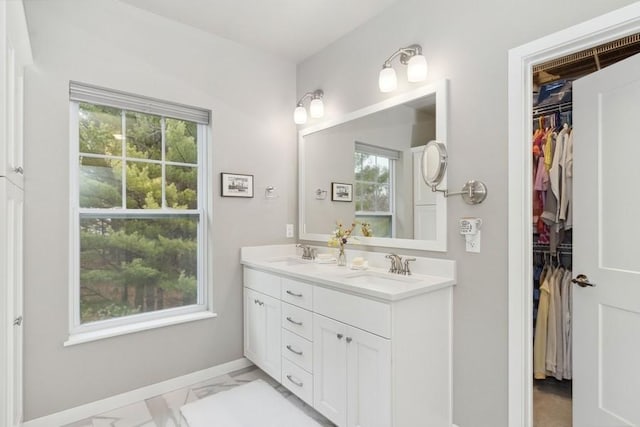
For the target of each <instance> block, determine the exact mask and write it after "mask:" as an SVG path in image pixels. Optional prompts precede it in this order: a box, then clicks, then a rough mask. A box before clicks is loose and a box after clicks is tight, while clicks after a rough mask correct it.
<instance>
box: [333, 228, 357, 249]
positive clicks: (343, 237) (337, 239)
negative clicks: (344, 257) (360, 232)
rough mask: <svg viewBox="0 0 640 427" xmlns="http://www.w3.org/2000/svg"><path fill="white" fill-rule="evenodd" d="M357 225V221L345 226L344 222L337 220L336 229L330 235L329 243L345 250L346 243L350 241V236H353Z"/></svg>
mask: <svg viewBox="0 0 640 427" xmlns="http://www.w3.org/2000/svg"><path fill="white" fill-rule="evenodd" d="M355 226H356V223H355V222H354V223H352V224H351V226H350V227H349V228H345V227H343V225H342V223H340V222H336V229H335V230H333V232H332V233H331V234H330V235H329V241H328V242H327V244H328V245H329V246H331V247H334V248H337V247H340V249H341V250H344V245H346V244H347V243H348V242H349V237H351V233H353V229H354V228H355Z"/></svg>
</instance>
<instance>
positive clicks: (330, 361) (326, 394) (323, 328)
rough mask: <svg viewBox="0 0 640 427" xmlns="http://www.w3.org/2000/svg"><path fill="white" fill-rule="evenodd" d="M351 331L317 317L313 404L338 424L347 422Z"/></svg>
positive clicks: (315, 319) (314, 340) (315, 321)
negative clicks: (348, 342)
mask: <svg viewBox="0 0 640 427" xmlns="http://www.w3.org/2000/svg"><path fill="white" fill-rule="evenodd" d="M347 330H348V326H347V325H345V324H344V323H340V322H336V321H335V320H331V319H329V318H327V317H324V316H321V315H319V314H315V315H314V316H313V407H314V408H315V409H316V411H318V412H320V413H321V414H322V415H324V416H325V417H327V418H328V419H329V420H331V421H332V422H334V423H335V424H336V425H337V426H338V427H346V425H347V345H346V336H347Z"/></svg>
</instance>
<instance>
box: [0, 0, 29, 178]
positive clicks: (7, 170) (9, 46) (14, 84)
mask: <svg viewBox="0 0 640 427" xmlns="http://www.w3.org/2000/svg"><path fill="white" fill-rule="evenodd" d="M0 6H1V7H3V8H4V10H3V12H4V16H3V17H4V18H5V19H6V22H3V23H2V24H6V25H0V28H2V30H1V31H0V37H2V38H3V45H2V46H0V47H2V49H1V54H2V55H3V56H4V58H3V59H2V60H1V61H0V66H1V68H0V80H1V81H0V84H1V85H2V89H4V93H2V92H3V91H2V90H0V95H1V96H0V102H1V103H2V108H0V114H2V118H1V120H0V125H2V126H0V129H1V130H0V132H2V135H0V176H6V177H8V178H9V179H10V180H11V181H12V182H13V183H14V184H16V185H17V186H18V187H20V188H22V183H23V178H22V167H23V162H22V152H23V118H24V117H23V116H24V113H23V93H24V87H23V86H24V67H25V66H27V65H29V64H31V63H33V60H32V57H31V46H30V42H29V33H28V31H27V24H26V19H25V15H24V7H23V5H22V2H21V1H10V2H2V4H1V5H0ZM5 29H6V31H5Z"/></svg>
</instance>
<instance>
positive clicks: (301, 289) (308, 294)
mask: <svg viewBox="0 0 640 427" xmlns="http://www.w3.org/2000/svg"><path fill="white" fill-rule="evenodd" d="M281 289H282V297H281V299H282V301H285V302H288V303H289V304H293V305H297V306H298V307H302V308H305V309H307V310H311V308H312V307H313V287H312V286H311V285H310V284H308V283H302V282H298V281H296V280H291V279H286V278H284V277H283V278H282V287H281Z"/></svg>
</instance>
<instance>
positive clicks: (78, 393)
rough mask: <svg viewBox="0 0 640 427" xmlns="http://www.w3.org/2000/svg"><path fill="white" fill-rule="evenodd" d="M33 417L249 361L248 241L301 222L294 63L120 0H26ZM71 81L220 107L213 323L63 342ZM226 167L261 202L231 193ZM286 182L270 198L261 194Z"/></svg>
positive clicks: (29, 391)
mask: <svg viewBox="0 0 640 427" xmlns="http://www.w3.org/2000/svg"><path fill="white" fill-rule="evenodd" d="M25 3H26V4H25V9H26V13H27V19H28V24H29V27H30V32H31V37H32V39H31V40H32V44H33V51H34V59H35V66H34V67H33V68H32V70H31V71H30V72H28V74H27V76H26V132H25V139H26V152H25V170H26V173H25V192H26V218H25V224H26V235H25V239H26V242H25V251H26V263H25V270H26V272H25V281H26V285H25V297H26V299H25V323H24V325H25V333H26V339H25V374H26V378H25V380H26V381H25V405H26V406H25V415H26V419H27V420H29V419H33V418H37V417H40V416H44V415H47V414H50V413H53V412H57V411H60V410H64V409H67V408H70V407H74V406H77V405H80V404H83V403H86V402H90V401H94V400H97V399H101V398H105V397H107V396H110V395H114V394H117V393H122V392H125V391H129V390H132V389H135V388H138V387H141V386H144V385H148V384H152V383H155V382H158V381H162V380H165V379H168V378H172V377H176V376H179V375H183V374H186V373H189V372H193V371H196V370H200V369H205V368H208V367H211V366H214V365H217V364H220V363H223V362H227V361H230V360H234V359H237V358H240V357H242V283H241V278H242V274H241V269H240V265H239V258H240V257H239V255H240V251H239V248H240V247H241V246H246V245H259V244H267V243H269V244H272V243H285V242H286V239H285V238H284V231H285V223H287V222H291V223H295V221H296V215H297V214H296V212H297V198H296V187H297V185H296V177H297V174H296V167H295V165H296V164H297V163H296V129H295V126H294V124H293V123H292V120H291V111H292V108H293V105H294V102H295V99H296V97H295V65H294V64H291V63H288V62H284V61H282V60H279V59H276V58H274V57H271V56H269V55H266V54H263V53H261V52H257V51H255V50H251V49H248V48H246V47H243V46H240V45H238V44H235V43H232V42H230V41H228V40H225V39H221V38H217V37H213V36H211V35H209V34H207V33H204V32H200V31H197V30H194V29H190V28H188V27H185V26H183V25H181V24H177V23H174V22H171V21H168V20H166V19H164V18H161V17H159V16H155V15H152V14H149V13H147V12H143V11H140V10H138V9H135V8H133V7H131V6H128V5H125V4H123V3H120V2H118V1H117V0H56V1H32V0H27V1H25ZM69 80H78V81H81V82H86V83H92V84H97V85H100V86H105V87H109V88H114V89H119V90H124V91H130V92H133V93H138V94H142V95H148V96H152V97H156V98H160V99H166V100H171V101H176V102H180V103H184V104H188V105H195V106H199V107H204V108H209V109H211V110H212V112H213V114H212V116H213V125H212V127H213V129H212V136H211V142H212V145H211V146H212V151H213V159H214V160H213V171H212V174H211V177H210V178H209V184H210V188H209V191H210V194H211V195H212V197H213V202H214V204H215V207H214V211H213V219H214V224H213V229H212V233H213V237H214V246H213V248H212V249H213V250H212V252H211V257H210V260H209V261H210V262H212V263H213V277H212V280H213V295H214V299H215V307H214V308H215V310H216V311H217V313H218V315H219V316H218V317H217V318H216V319H211V320H206V321H198V322H192V323H187V324H182V325H179V326H172V327H168V328H162V329H156V330H153V331H148V332H142V333H136V334H131V335H126V336H121V337H116V338H111V339H106V340H102V341H99V342H93V343H87V344H81V345H76V346H72V347H66V348H65V347H63V345H62V343H63V342H64V341H65V340H66V339H67V330H68V284H69V269H68V264H69V255H68V249H67V248H68V247H69V238H68V236H69V226H68V224H69V175H68V169H69V167H68V166H69V96H68V84H69ZM220 172H238V173H250V174H254V175H255V185H256V187H255V198H253V199H232V198H224V199H223V198H221V197H220V182H219V174H220ZM267 185H273V186H275V187H277V189H278V195H279V196H280V197H279V198H277V199H273V200H266V199H265V198H264V188H265V187H266V186H267Z"/></svg>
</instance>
